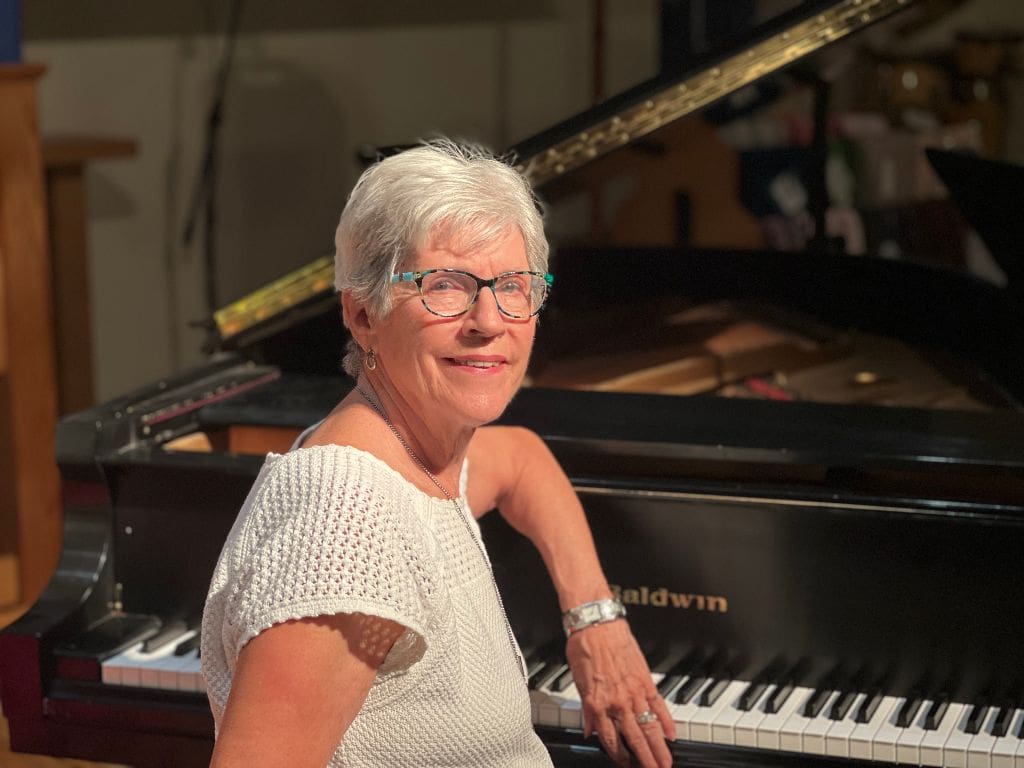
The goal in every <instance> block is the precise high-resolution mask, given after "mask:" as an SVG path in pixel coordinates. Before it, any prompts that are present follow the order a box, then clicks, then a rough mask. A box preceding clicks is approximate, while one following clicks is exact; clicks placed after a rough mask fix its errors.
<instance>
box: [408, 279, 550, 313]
mask: <svg viewBox="0 0 1024 768" xmlns="http://www.w3.org/2000/svg"><path fill="white" fill-rule="evenodd" d="M435 272H445V273H451V274H456V275H465V276H466V277H468V278H470V279H471V280H474V281H476V293H474V294H473V298H472V299H471V300H470V302H469V304H467V305H466V308H465V309H464V310H462V311H461V312H456V313H455V314H452V315H445V314H442V313H440V312H435V311H434V310H432V309H431V308H430V307H428V306H427V300H426V299H425V298H424V297H423V278H425V277H426V276H427V275H432V274H434V273H435ZM510 275H531V276H532V277H540V278H543V279H544V285H545V290H544V298H543V299H541V302H540V304H539V305H538V306H537V308H536V309H535V310H533V312H531V313H530V314H528V315H515V314H512V313H511V312H509V311H508V310H506V309H505V308H504V307H503V306H501V301H500V300H499V299H498V294H497V292H496V291H495V290H494V286H496V285H497V284H498V281H499V280H501V279H502V278H505V277H509V276H510ZM391 282H392V283H415V284H416V291H417V292H418V293H419V295H420V303H421V304H423V308H424V309H425V310H427V312H429V313H430V314H432V315H436V316H437V317H449V318H450V317H461V316H462V315H464V314H466V313H467V312H469V310H471V309H472V308H473V305H475V304H476V300H477V298H478V297H479V296H480V290H481V289H482V288H490V289H491V295H492V296H494V305H495V306H496V307H497V308H498V311H499V312H501V314H503V315H505V316H506V317H511V318H512V319H513V320H526V319H529V318H531V317H536V316H537V314H539V313H540V311H541V310H542V309H544V305H545V304H546V303H547V300H548V296H550V295H551V286H552V285H554V283H555V276H554V275H552V274H551V273H550V272H533V271H531V270H529V269H510V270H508V271H507V272H502V273H501V274H498V275H495V276H494V277H492V278H491V279H490V280H484V278H482V277H477V276H476V275H474V274H473V273H472V272H467V271H466V270H464V269H449V268H445V267H438V268H436V269H423V270H420V271H419V272H396V273H395V274H393V275H392V276H391Z"/></svg>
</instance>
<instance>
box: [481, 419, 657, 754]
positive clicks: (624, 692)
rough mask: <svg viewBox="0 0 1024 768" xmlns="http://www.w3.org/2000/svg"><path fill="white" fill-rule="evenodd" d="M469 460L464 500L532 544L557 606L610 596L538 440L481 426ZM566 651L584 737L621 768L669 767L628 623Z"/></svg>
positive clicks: (576, 509)
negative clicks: (634, 764) (645, 718)
mask: <svg viewBox="0 0 1024 768" xmlns="http://www.w3.org/2000/svg"><path fill="white" fill-rule="evenodd" d="M469 462H470V472H469V477H470V488H469V491H470V497H469V502H470V506H471V507H472V508H473V510H474V511H478V512H480V513H483V512H486V511H487V510H489V509H491V508H493V507H497V508H498V509H499V511H500V512H501V516H502V517H504V518H505V519H506V520H507V521H508V523H509V524H510V525H511V526H512V527H513V528H515V529H516V530H517V531H519V532H520V533H522V534H523V535H524V536H526V537H527V538H528V539H530V541H531V542H533V544H534V546H536V547H537V549H538V550H539V551H540V554H541V557H542V558H543V559H544V564H545V566H546V567H547V569H548V573H549V574H550V575H551V579H552V581H553V583H554V586H555V590H556V591H557V593H558V602H559V604H560V605H561V608H562V610H563V611H565V610H568V609H569V608H573V607H575V606H577V605H580V604H582V603H586V602H590V601H592V600H599V599H601V598H606V597H611V590H610V589H609V588H608V582H607V580H606V578H605V575H604V571H603V570H602V568H601V564H600V562H599V561H598V557H597V551H596V549H595V548H594V540H593V536H592V535H591V533H590V525H589V524H588V523H587V518H586V515H585V513H584V511H583V506H582V504H580V500H579V498H578V497H577V495H576V491H575V490H574V489H573V487H572V484H571V483H570V482H569V478H568V477H566V475H565V472H563V471H562V468H561V466H559V464H558V461H557V460H556V459H555V457H554V456H553V455H552V454H551V451H550V450H548V447H547V446H546V445H545V444H544V441H543V440H541V439H540V437H538V436H537V435H536V434H535V433H533V432H531V431H529V430H527V429H522V428H519V427H483V428H481V429H478V430H477V432H476V434H475V435H474V436H473V439H472V441H471V442H470V451H469ZM566 656H567V658H568V660H569V665H570V667H571V668H572V672H573V679H574V682H575V683H576V687H577V688H578V689H579V691H580V694H581V696H582V699H583V714H584V721H585V722H584V733H585V735H589V734H590V733H591V732H593V733H597V735H598V737H599V738H600V740H601V743H602V744H603V745H604V747H605V749H606V750H607V752H608V753H609V755H611V757H612V758H613V759H614V760H615V762H616V763H617V764H619V765H621V766H626V765H629V764H630V759H631V757H630V752H629V750H631V751H632V754H633V756H634V757H635V758H636V760H637V761H638V762H639V764H640V765H641V766H644V767H645V768H651V767H653V766H659V768H664V766H668V765H671V763H672V755H671V753H670V752H669V750H668V748H667V746H666V744H665V739H674V738H675V722H674V721H673V719H672V715H671V714H670V713H669V711H668V707H667V706H666V705H665V702H664V701H663V700H662V698H661V696H660V695H659V694H658V692H657V689H656V688H655V686H654V683H653V682H652V680H651V675H650V669H649V668H648V665H647V661H646V659H644V657H643V654H642V653H641V652H640V648H639V646H638V645H637V643H636V640H635V639H634V637H633V634H632V632H631V631H630V629H629V625H628V624H627V623H626V622H623V621H613V622H608V623H605V624H597V625H594V626H591V627H588V628H586V629H584V630H582V631H579V632H576V633H574V634H573V635H572V637H570V638H569V639H568V641H567V643H566ZM647 710H650V711H652V712H654V713H655V714H656V715H657V716H658V719H657V720H656V721H654V722H653V723H651V724H649V725H645V726H643V727H641V726H640V725H639V724H638V723H637V721H636V716H637V715H638V714H639V713H641V712H644V711H647ZM627 744H628V745H629V750H627V748H626V745H627Z"/></svg>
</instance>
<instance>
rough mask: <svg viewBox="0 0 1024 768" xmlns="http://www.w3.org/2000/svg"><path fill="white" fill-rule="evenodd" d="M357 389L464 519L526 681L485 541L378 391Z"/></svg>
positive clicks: (521, 660)
mask: <svg viewBox="0 0 1024 768" xmlns="http://www.w3.org/2000/svg"><path fill="white" fill-rule="evenodd" d="M356 391H357V392H359V394H360V395H362V396H363V400H365V401H366V402H367V403H369V404H370V407H371V408H373V410H375V411H376V412H377V415H378V416H380V417H381V419H383V421H384V423H385V424H387V425H388V429H390V430H391V433H392V434H393V435H394V436H395V437H396V438H397V440H398V442H399V443H401V445H402V447H403V448H404V449H405V452H406V453H407V454H409V457H410V458H411V459H412V460H413V461H415V462H416V464H417V465H418V466H419V468H420V469H422V470H423V474H425V475H426V476H427V477H428V478H429V479H430V482H432V483H433V484H434V485H436V486H437V488H438V490H439V491H441V493H442V494H443V495H444V497H445V498H446V499H447V500H448V501H450V502H451V503H452V505H453V506H454V507H455V511H456V512H457V513H458V517H459V519H460V520H462V522H463V524H464V525H465V526H466V532H467V533H469V537H470V538H471V539H473V540H474V541H475V542H476V544H477V550H478V551H479V552H480V556H481V557H482V558H483V564H484V570H486V571H487V573H489V574H490V576H491V584H492V585H493V587H494V595H495V597H497V598H498V608H499V609H500V610H501V615H502V618H504V619H505V631H506V632H507V633H508V643H509V646H510V647H511V648H512V655H513V656H515V658H516V661H517V662H519V671H520V672H522V673H523V680H524V681H525V680H526V673H525V671H524V665H523V657H522V656H521V655H520V653H519V647H518V646H517V645H516V640H515V636H514V635H513V634H512V625H511V624H509V623H508V614H506V613H505V603H504V602H503V601H502V599H501V592H500V591H499V590H498V582H497V581H496V580H495V578H494V570H493V569H492V568H491V563H490V561H489V560H488V559H487V554H486V552H484V543H483V541H481V540H480V537H479V536H477V535H475V534H474V533H473V529H472V528H471V527H470V525H469V518H467V517H466V513H465V512H463V511H462V505H461V504H459V501H458V499H456V498H455V497H454V496H452V495H451V494H450V493H449V492H448V489H447V488H445V487H444V486H443V485H441V481H440V480H438V479H437V478H436V477H435V476H434V473H433V472H431V471H430V470H429V469H427V465H426V463H425V462H424V461H423V459H421V458H420V457H419V456H417V455H416V453H415V451H413V449H412V448H411V447H410V446H409V443H407V442H406V441H405V438H404V437H402V433H401V432H399V431H398V429H397V428H396V427H395V425H394V424H392V423H391V419H389V418H388V415H387V413H385V412H384V408H383V406H382V405H381V404H380V402H379V401H378V400H377V398H376V394H377V393H376V392H374V393H373V394H374V397H370V395H369V394H368V393H367V392H366V391H365V390H364V389H363V388H362V387H361V386H359V385H358V384H356Z"/></svg>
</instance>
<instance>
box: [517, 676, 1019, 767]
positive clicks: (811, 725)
mask: <svg viewBox="0 0 1024 768" xmlns="http://www.w3.org/2000/svg"><path fill="white" fill-rule="evenodd" d="M533 660H536V659H533ZM556 664H557V665H558V666H559V669H560V668H561V665H562V664H564V661H561V660H559V661H557V662H556ZM692 674H696V675H699V674H700V672H699V671H697V670H694V671H693V673H692ZM556 677H557V676H556ZM749 677H750V675H746V676H741V677H738V678H736V679H734V680H731V681H728V685H727V686H726V688H725V691H724V693H723V695H722V696H721V697H715V699H714V703H710V704H702V703H701V701H702V696H701V693H703V692H705V690H706V688H707V687H709V686H713V685H714V684H715V683H714V681H713V680H710V679H707V678H702V679H703V682H704V686H703V687H701V688H700V689H698V693H697V695H696V696H694V697H687V700H688V703H687V704H679V703H675V695H674V694H675V693H676V692H677V689H678V688H680V687H682V686H684V685H685V681H686V680H688V679H689V678H690V675H686V676H684V677H683V679H682V680H680V681H678V682H677V683H676V685H675V686H672V687H670V688H668V689H667V690H665V696H666V699H667V701H669V702H670V704H669V709H670V711H671V712H672V714H673V717H674V718H675V722H676V730H677V741H676V743H675V744H674V745H673V747H674V751H675V754H677V755H678V756H680V757H682V758H684V759H685V758H686V757H688V756H689V755H690V750H691V749H692V747H693V745H692V744H691V743H688V742H706V743H708V744H710V745H713V746H714V747H717V748H720V749H719V752H718V754H719V759H721V760H726V759H727V758H726V755H728V749H729V748H731V747H744V748H753V747H758V748H760V749H762V750H772V751H774V752H778V753H780V756H783V757H784V758H788V759H792V757H793V756H795V755H804V756H814V755H819V756H828V757H835V758H852V760H850V761H849V762H847V763H845V764H848V765H858V764H864V765H867V764H869V763H886V764H898V765H910V766H950V767H952V766H963V767H964V768H1021V766H1024V734H1022V733H1021V732H1020V731H1021V726H1022V725H1024V708H1020V707H1013V706H1007V707H1003V708H996V709H997V711H994V712H992V714H991V715H990V716H989V717H988V718H987V719H986V722H985V724H984V725H983V726H982V727H981V729H980V730H979V731H978V732H976V733H971V732H969V730H968V728H967V721H968V710H969V709H971V708H972V706H973V705H969V704H965V703H962V702H950V703H949V706H948V707H947V708H946V709H945V711H944V714H943V716H942V717H940V718H938V719H937V720H936V721H934V722H926V721H927V719H928V718H927V711H928V708H929V707H928V705H929V704H931V703H932V702H930V701H926V700H921V701H920V704H921V706H920V707H919V708H918V709H917V712H918V713H919V715H920V716H919V717H917V718H915V719H914V720H912V721H911V722H907V723H905V724H901V722H900V716H899V715H900V712H901V711H902V710H903V709H904V707H905V705H906V704H907V701H908V699H907V698H905V697H903V698H901V697H896V696H887V697H885V698H883V700H882V701H881V703H880V705H879V706H878V707H877V708H875V709H874V710H873V713H872V715H871V717H870V718H869V719H868V720H867V721H865V722H859V721H858V719H857V716H856V707H850V708H849V709H847V711H846V712H845V713H844V714H843V715H842V716H841V717H835V716H833V715H834V713H833V711H832V710H831V709H829V708H827V707H820V708H815V713H814V714H813V715H808V713H807V709H808V707H807V704H808V703H810V702H811V701H812V700H813V699H814V698H815V697H816V696H817V695H818V694H820V693H822V690H821V689H815V688H809V687H805V686H799V687H797V688H796V689H794V691H793V693H792V695H791V696H790V697H789V698H788V699H787V702H788V704H787V705H785V706H784V707H783V708H782V709H781V710H779V711H778V712H775V713H769V712H768V711H767V707H766V705H767V703H768V702H769V701H770V700H771V698H772V697H771V692H772V689H773V688H775V687H777V686H779V685H786V684H787V683H786V681H785V680H784V679H783V678H782V676H779V677H778V678H777V679H775V680H773V681H769V683H768V686H767V687H766V689H765V690H764V692H763V693H762V695H761V696H760V697H759V698H758V700H757V701H755V702H754V703H753V706H752V707H751V708H750V709H744V708H743V707H742V706H741V702H742V700H743V693H744V692H745V690H746V689H747V688H748V687H749V686H750V685H751V684H752V680H750V679H749ZM663 679H665V678H664V676H663V675H662V674H660V673H655V674H654V675H653V676H652V680H653V681H654V682H655V684H658V683H660V682H661V681H662V680H663ZM824 693H825V694H826V696H825V698H826V699H830V700H834V699H835V698H838V697H839V696H841V695H842V693H843V692H842V691H825V692H824ZM853 693H854V694H855V698H857V699H860V698H862V697H863V696H865V695H866V694H865V693H863V692H858V691H854V692H853ZM530 699H531V705H532V709H533V717H534V723H535V725H537V726H538V728H540V729H542V731H545V732H546V729H554V728H557V729H561V730H565V729H570V730H580V729H581V728H582V723H581V720H580V708H581V702H580V695H579V691H578V690H577V689H576V687H575V685H574V684H570V685H567V686H565V687H560V688H556V687H554V686H553V685H552V684H551V683H550V682H546V683H540V684H537V685H536V686H534V687H532V688H531V691H530ZM1001 714H1002V718H1000V715H1001ZM1000 719H1002V720H1004V721H1005V722H1006V723H1007V724H1008V728H1007V729H1006V730H1005V731H1003V730H1001V729H998V728H996V722H997V720H1000ZM1014 726H1016V729H1015V728H1014ZM741 754H742V753H737V754H736V755H735V756H734V759H735V760H736V762H737V763H739V762H740V761H741V760H742V758H741Z"/></svg>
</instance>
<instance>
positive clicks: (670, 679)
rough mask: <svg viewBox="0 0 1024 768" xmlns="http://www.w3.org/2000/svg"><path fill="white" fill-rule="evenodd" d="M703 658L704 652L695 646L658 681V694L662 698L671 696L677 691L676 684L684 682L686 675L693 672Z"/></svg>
mask: <svg viewBox="0 0 1024 768" xmlns="http://www.w3.org/2000/svg"><path fill="white" fill-rule="evenodd" d="M703 660H704V654H703V652H701V651H700V650H699V649H696V648H695V649H693V650H692V651H690V652H689V653H688V654H686V656H684V657H683V658H682V659H681V660H680V661H679V662H678V663H676V664H675V665H673V666H672V668H671V669H669V671H668V672H667V673H666V674H665V676H664V677H663V678H661V680H659V681H658V685H657V688H658V694H659V695H660V696H661V697H662V698H665V699H667V698H669V697H670V696H671V695H672V693H673V691H675V689H676V686H677V685H679V684H680V683H681V682H683V680H685V679H686V676H687V675H689V674H690V673H691V672H693V670H695V669H696V668H697V667H698V666H699V665H700V663H701V661H703Z"/></svg>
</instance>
